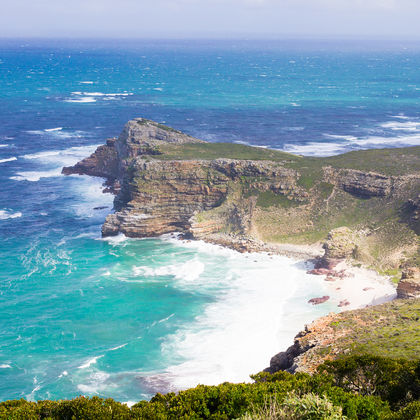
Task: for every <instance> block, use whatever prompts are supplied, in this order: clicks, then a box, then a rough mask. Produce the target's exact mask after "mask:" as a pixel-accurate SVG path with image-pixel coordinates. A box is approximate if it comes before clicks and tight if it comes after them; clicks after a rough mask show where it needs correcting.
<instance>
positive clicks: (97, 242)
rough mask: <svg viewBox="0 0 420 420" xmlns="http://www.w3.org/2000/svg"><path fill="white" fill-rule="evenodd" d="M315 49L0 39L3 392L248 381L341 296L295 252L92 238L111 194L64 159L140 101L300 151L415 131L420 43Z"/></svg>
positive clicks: (143, 106)
mask: <svg viewBox="0 0 420 420" xmlns="http://www.w3.org/2000/svg"><path fill="white" fill-rule="evenodd" d="M323 48H324V47H322V48H321V47H316V46H314V45H311V46H310V47H307V48H306V47H305V48H303V47H297V46H296V45H285V44H281V43H280V44H271V43H268V44H264V45H260V44H255V45H254V44H240V43H239V44H232V43H227V44H223V43H222V44H220V43H214V44H211V45H209V44H208V43H203V44H202V45H201V44H197V43H192V44H188V43H185V42H179V43H178V44H176V43H175V44H174V43H173V42H169V43H166V44H165V43H164V42H161V43H138V44H135V45H134V44H132V43H131V44H121V45H113V46H109V45H108V46H107V45H106V44H104V45H99V46H95V45H92V44H90V43H88V42H87V43H83V42H80V43H78V44H69V43H61V44H60V43H50V44H46V43H42V42H40V41H37V42H35V43H34V42H29V41H28V42H24V41H2V42H1V43H0V60H1V61H0V76H1V80H2V89H1V92H0V182H1V186H2V187H1V189H0V238H1V243H0V244H1V245H0V267H1V270H0V333H1V336H2V340H1V343H0V378H1V381H0V399H1V400H6V399H11V398H21V397H23V398H27V399H31V400H36V399H43V398H51V399H58V398H71V397H74V396H77V395H79V394H84V395H100V396H104V397H113V398H116V399H118V400H120V401H138V400H140V399H142V398H149V397H150V396H151V395H152V394H153V393H155V392H157V391H167V390H173V389H181V388H185V387H188V386H194V385H196V384H198V383H219V382H223V381H225V380H230V381H244V380H247V379H248V375H249V374H252V373H255V372H257V371H259V370H261V369H263V368H264V367H266V366H267V365H268V363H269V359H270V357H271V356H273V355H274V354H275V353H277V352H278V351H280V350H284V349H285V348H286V347H287V346H289V345H290V344H291V343H292V340H293V336H294V335H295V334H296V333H297V332H298V331H299V330H300V329H301V328H302V327H303V325H304V324H305V323H307V322H310V321H312V320H313V319H315V318H317V317H319V316H321V315H324V314H327V313H328V312H330V311H331V310H337V303H338V302H337V299H335V298H334V296H333V291H332V290H331V287H330V285H328V284H326V282H324V280H323V278H322V277H320V276H311V275H307V274H306V271H307V269H308V267H306V266H305V265H304V264H303V263H302V262H298V261H295V260H292V259H288V258H285V257H278V256H276V257H274V256H273V257H270V256H268V255H265V254H262V255H254V254H249V255H247V254H244V255H242V254H239V253H236V252H234V251H231V250H227V249H222V248H220V247H217V246H214V245H208V244H204V243H202V242H185V241H179V240H177V239H176V238H173V237H170V236H169V237H164V238H158V239H147V240H131V239H127V238H124V237H121V236H120V237H117V238H113V239H110V240H102V239H101V238H100V226H101V224H102V223H103V221H104V218H105V216H106V215H107V214H108V213H110V212H111V211H112V199H113V197H112V196H111V195H109V194H103V193H102V180H101V179H93V178H88V177H79V176H70V177H64V176H61V175H60V172H61V168H62V167H63V166H67V165H71V164H73V163H75V162H77V161H78V160H80V159H82V158H83V157H85V156H87V155H89V154H90V153H91V152H92V151H93V150H94V149H95V147H96V145H98V144H101V143H103V142H104V139H105V138H106V137H109V136H112V135H117V134H118V133H119V131H120V130H121V128H122V126H123V124H124V123H125V122H126V121H127V120H128V119H130V118H134V117H140V116H142V117H146V118H151V119H154V120H157V121H159V122H165V123H166V124H168V125H173V126H175V127H176V128H178V129H181V130H185V131H186V132H188V133H189V134H192V135H195V136H198V137H200V138H204V139H207V140H210V141H236V142H245V143H250V144H257V145H260V146H270V147H275V148H278V149H284V150H290V151H296V152H300V153H306V154H310V155H315V154H334V153H338V152H341V151H345V150H353V149H358V148H363V147H365V148H369V147H383V146H402V145H411V144H419V143H420V137H419V136H420V119H419V117H420V114H419V113H418V109H419V108H418V106H419V105H420V103H419V102H420V100H419V93H418V92H420V91H419V89H420V81H419V80H418V74H417V73H418V72H417V69H418V65H419V63H420V54H418V53H417V52H416V51H414V50H411V49H410V48H409V49H408V50H404V49H402V48H399V47H395V48H394V49H393V50H392V51H391V50H390V51H387V50H386V49H380V50H378V51H377V52H375V53H374V54H373V55H372V54H370V53H367V52H366V51H361V50H358V49H357V48H356V49H352V50H350V51H347V52H346V51H341V50H340V49H338V50H337V49H335V50H334V48H333V49H329V50H325V49H323ZM168 68H171V69H172V71H171V72H168ZM361 69H363V71H362V70H361ZM402 75H403V76H402ZM354 86H358V88H357V89H358V94H357V95H354V94H353V93H352V92H353V90H354ZM326 294H331V296H332V298H331V300H330V301H328V302H327V303H325V304H323V305H319V306H311V305H308V304H307V300H308V299H310V298H312V297H317V296H322V295H326ZM337 298H338V296H337Z"/></svg>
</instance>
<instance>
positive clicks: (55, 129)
mask: <svg viewBox="0 0 420 420" xmlns="http://www.w3.org/2000/svg"><path fill="white" fill-rule="evenodd" d="M62 129H63V127H56V128H46V129H45V130H44V131H46V132H50V131H61V130H62Z"/></svg>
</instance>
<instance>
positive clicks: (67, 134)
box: [26, 127, 87, 139]
mask: <svg viewBox="0 0 420 420" xmlns="http://www.w3.org/2000/svg"><path fill="white" fill-rule="evenodd" d="M26 133H28V134H32V135H37V136H50V137H58V138H62V139H70V138H82V137H86V135H87V133H85V132H84V131H80V130H76V131H63V127H56V128H45V129H43V130H27V131H26Z"/></svg>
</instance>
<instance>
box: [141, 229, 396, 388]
mask: <svg viewBox="0 0 420 420" xmlns="http://www.w3.org/2000/svg"><path fill="white" fill-rule="evenodd" d="M161 239H162V240H165V241H170V242H172V243H174V244H176V245H178V246H179V247H183V248H188V249H191V250H195V251H196V255H195V256H194V258H192V259H190V260H189V261H186V262H184V263H179V264H173V265H167V266H162V267H154V268H151V267H148V268H147V269H146V267H144V266H142V267H135V268H134V270H137V272H138V274H139V275H140V276H147V275H149V276H151V277H153V276H159V275H171V276H173V278H174V281H173V283H172V284H173V287H176V288H180V289H185V290H188V291H189V292H199V293H205V294H207V295H208V296H209V297H211V302H210V303H209V304H207V305H206V306H205V307H204V308H203V310H202V312H201V313H200V315H199V316H197V317H196V318H195V320H194V321H193V322H192V323H189V324H188V325H184V326H182V327H181V328H180V329H178V330H177V331H176V332H175V333H174V334H171V335H169V336H167V337H166V338H165V340H164V342H163V343H162V346H161V351H162V357H163V358H164V359H165V360H167V363H168V365H169V367H168V368H167V369H166V370H165V371H164V372H162V373H158V374H151V375H148V379H147V381H148V382H150V384H151V386H152V387H153V384H162V383H164V384H168V383H169V384H170V385H169V387H168V390H174V391H176V390H180V389H185V388H189V387H193V386H196V385H197V384H198V383H203V384H208V385H213V384H218V383H221V382H224V381H231V382H243V381H249V380H250V378H249V374H251V373H256V372H259V371H261V370H262V369H264V368H265V367H267V366H268V365H269V361H270V358H271V357H272V356H273V355H275V354H277V353H278V352H280V351H284V350H286V349H287V347H289V346H290V345H291V344H292V343H293V338H294V336H295V335H296V333H297V331H300V330H301V329H302V328H303V327H304V325H305V324H307V323H309V322H312V321H313V320H314V319H316V318H318V317H320V316H323V315H326V314H328V313H329V312H331V311H336V312H339V311H340V308H338V307H337V305H338V303H339V302H340V301H341V300H342V299H343V293H344V292H345V293H350V289H351V288H352V284H353V285H354V284H356V283H355V282H356V280H357V285H358V287H359V286H360V290H362V289H363V288H365V287H366V284H368V285H369V286H371V287H372V288H373V289H374V290H373V289H372V292H370V291H366V292H365V291H363V292H361V291H360V292H359V291H357V292H355V296H356V295H358V294H360V293H362V294H363V298H359V297H358V300H357V302H358V304H369V303H371V301H372V299H373V300H375V299H376V301H377V302H380V301H386V300H389V299H392V298H393V297H394V296H395V292H394V293H393V292H392V290H393V288H392V285H388V286H386V287H383V286H384V285H383V284H382V283H380V281H379V282H378V280H377V279H376V278H373V277H372V278H369V281H368V280H366V278H365V277H360V279H359V277H357V278H355V279H354V281H353V279H351V280H350V281H347V283H346V285H345V287H344V285H343V287H342V288H343V290H344V292H343V291H340V292H336V291H335V286H334V284H331V283H330V282H326V281H325V279H324V276H315V275H310V274H307V270H308V269H310V268H312V267H310V264H308V263H304V262H299V261H296V260H293V259H290V258H287V257H282V256H274V255H273V256H271V255H269V254H266V253H262V254H255V253H245V254H240V253H238V252H236V251H233V250H230V249H227V248H223V247H220V246H217V245H212V244H208V243H205V242H202V241H183V240H179V239H176V238H173V237H171V236H170V235H165V236H164V237H162V238H161ZM198 263H201V264H202V266H201V267H200V270H196V271H195V273H194V270H195V269H194V267H195V266H196V267H198ZM188 267H190V269H188ZM192 273H194V274H192ZM363 273H364V272H363ZM363 273H362V272H361V274H363ZM337 283H338V282H337ZM345 293H344V294H345ZM324 295H328V296H331V299H330V300H329V301H328V302H327V303H324V304H323V305H317V306H313V305H310V304H309V303H308V300H309V299H310V298H313V297H319V296H324ZM363 299H364V300H363ZM351 300H354V302H352V304H356V298H355V297H354V299H353V298H352V299H351ZM166 320H167V318H165V319H164V320H161V321H162V322H163V321H166Z"/></svg>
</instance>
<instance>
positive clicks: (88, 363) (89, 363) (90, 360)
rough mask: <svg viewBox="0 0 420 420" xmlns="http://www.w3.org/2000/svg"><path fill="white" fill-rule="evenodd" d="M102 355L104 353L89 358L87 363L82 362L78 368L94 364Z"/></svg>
mask: <svg viewBox="0 0 420 420" xmlns="http://www.w3.org/2000/svg"><path fill="white" fill-rule="evenodd" d="M102 357H104V355H103V354H102V355H100V356H96V357H93V358H92V359H89V360H88V361H86V362H85V363H83V364H81V365H80V366H79V368H78V369H86V368H88V367H90V366H91V365H94V364H95V363H96V362H97V361H98V359H101V358H102Z"/></svg>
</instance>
